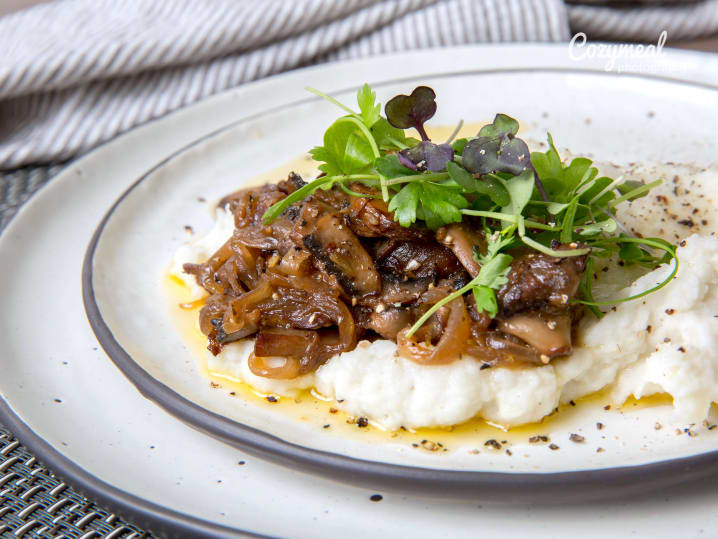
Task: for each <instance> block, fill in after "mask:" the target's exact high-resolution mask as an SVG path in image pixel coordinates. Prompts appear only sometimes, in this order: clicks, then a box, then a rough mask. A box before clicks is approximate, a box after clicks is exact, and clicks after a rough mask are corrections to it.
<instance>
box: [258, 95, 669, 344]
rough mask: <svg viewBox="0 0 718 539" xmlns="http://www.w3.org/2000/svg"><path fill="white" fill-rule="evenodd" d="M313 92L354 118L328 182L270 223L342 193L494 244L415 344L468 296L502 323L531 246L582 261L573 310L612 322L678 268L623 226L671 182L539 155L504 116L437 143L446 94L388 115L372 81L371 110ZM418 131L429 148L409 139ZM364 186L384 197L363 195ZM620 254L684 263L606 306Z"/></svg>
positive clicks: (340, 133) (392, 105)
mask: <svg viewBox="0 0 718 539" xmlns="http://www.w3.org/2000/svg"><path fill="white" fill-rule="evenodd" d="M308 90H309V91H311V92H313V93H315V94H317V95H319V96H321V97H323V98H325V99H327V100H328V101H330V102H332V103H334V104H335V105H338V106H339V107H340V108H342V109H343V110H344V111H346V112H347V114H346V115H345V116H342V117H340V118H339V119H337V120H336V121H335V122H334V123H333V124H332V125H331V126H330V127H329V128H328V129H327V130H326V132H325V134H324V143H323V145H322V146H318V147H315V148H313V149H312V150H311V152H310V153H311V155H312V157H313V158H314V159H315V160H316V161H318V162H320V163H321V164H320V166H319V170H320V171H321V172H322V176H321V177H319V178H317V179H316V180H314V181H313V182H310V183H308V184H306V185H304V186H302V187H301V188H299V189H297V190H296V191H294V192H293V193H291V194H289V195H288V196H287V197H286V198H284V199H282V200H280V201H278V202H276V203H275V204H274V205H272V206H271V207H270V208H269V209H268V210H267V211H266V212H265V213H264V215H263V217H262V219H263V222H264V223H266V224H269V223H271V222H272V221H274V219H276V218H277V217H278V216H279V215H281V214H282V213H283V212H285V211H286V210H287V208H289V207H290V206H291V205H293V204H296V203H297V202H299V201H301V200H303V199H305V198H306V197H308V196H310V195H312V194H313V193H314V192H316V191H317V189H322V190H325V191H327V190H330V189H332V188H335V187H336V188H339V189H341V190H342V191H344V192H345V193H346V194H347V195H349V196H350V197H380V198H381V199H382V200H383V201H384V202H385V203H386V204H388V210H389V212H391V215H392V216H393V218H394V220H395V221H397V222H398V223H399V224H400V225H401V226H402V227H406V228H409V227H412V226H416V225H419V226H424V227H426V228H428V229H429V230H433V231H435V230H437V229H439V228H441V227H445V226H447V225H452V224H453V223H462V222H466V221H467V219H468V218H478V219H479V220H480V227H481V230H482V232H483V234H484V236H485V238H486V243H485V245H484V246H483V247H482V248H480V246H479V245H474V246H473V258H474V259H475V262H476V263H477V265H478V267H480V270H479V272H478V274H477V275H474V276H473V279H472V280H471V281H470V282H469V283H467V284H465V285H464V286H461V287H460V288H459V289H458V290H455V291H454V292H452V293H451V294H449V295H447V296H445V297H444V298H442V299H441V300H439V301H437V302H436V303H435V304H434V305H433V307H432V308H430V309H429V310H428V311H426V312H425V313H424V314H423V315H422V316H421V317H420V318H419V319H418V320H417V321H416V322H415V323H414V324H413V325H412V327H411V328H410V329H409V330H408V332H406V334H405V337H406V338H410V337H412V335H414V333H416V331H417V330H418V329H419V328H420V327H421V326H422V325H423V324H424V323H425V322H426V321H427V320H428V319H429V318H430V317H431V316H432V315H434V314H435V313H436V312H437V311H438V310H439V309H441V307H443V306H444V305H446V304H448V303H450V302H451V301H453V300H454V299H456V298H458V297H461V296H463V295H464V294H466V293H468V292H471V293H472V295H473V297H474V301H475V304H476V309H477V310H478V311H479V312H483V313H486V314H487V315H488V316H489V317H490V318H492V319H493V318H495V317H496V316H497V314H498V312H499V309H498V304H497V299H496V293H497V292H498V291H499V290H500V289H501V288H502V287H503V286H505V285H506V284H507V282H508V278H507V275H508V272H509V271H510V269H511V264H512V261H513V260H514V256H513V255H512V254H510V252H513V251H516V250H517V248H519V247H523V248H524V249H528V251H529V252H535V253H542V254H544V255H548V256H550V257H555V258H572V257H581V258H582V259H583V261H584V262H583V263H582V265H585V271H584V272H583V278H582V280H581V283H580V297H575V298H571V299H570V301H571V303H576V304H583V305H585V306H587V307H588V309H590V311H591V312H592V313H593V314H594V315H596V316H597V317H601V316H603V312H602V311H601V310H600V307H605V306H611V305H614V304H616V303H621V302H626V301H631V300H635V299H638V298H640V297H643V296H645V295H647V294H650V293H652V292H655V291H656V290H659V289H661V288H662V287H664V286H665V285H666V284H667V283H668V282H670V281H671V280H672V279H673V277H674V276H675V275H676V273H677V271H678V259H677V257H676V251H675V249H676V248H675V246H674V245H672V244H671V243H669V242H667V241H665V240H664V239H662V238H644V237H638V236H635V235H633V234H631V233H630V232H629V231H628V230H627V229H626V228H625V227H623V226H622V225H621V223H620V222H619V221H618V220H617V218H616V207H617V206H618V205H619V204H622V203H625V202H630V201H632V200H635V199H637V198H639V197H643V196H646V195H647V194H648V192H649V191H650V190H651V189H653V188H654V187H656V186H657V185H659V184H660V183H661V180H656V181H653V182H650V183H645V184H644V183H642V182H635V181H623V180H622V178H618V179H613V178H609V177H607V176H599V173H598V169H597V168H596V167H594V166H593V162H592V161H591V160H590V159H588V158H586V157H577V158H574V159H573V160H572V161H571V162H570V163H564V162H563V161H562V160H561V157H560V155H559V153H558V151H557V149H556V147H555V145H554V141H553V138H552V137H551V135H550V134H548V150H547V151H546V152H537V151H534V152H531V151H529V148H528V145H527V144H526V142H525V141H523V140H522V139H521V138H519V137H518V136H517V134H518V131H519V123H518V122H517V121H516V120H515V119H513V118H511V117H510V116H507V115H505V114H496V116H495V118H494V121H493V122H492V123H491V124H488V125H485V126H484V127H482V128H481V129H480V130H479V132H478V133H477V135H476V136H474V137H470V138H461V139H458V140H452V139H450V140H448V141H446V142H443V143H436V142H433V141H431V139H430V138H429V136H428V135H427V132H426V130H425V127H424V124H425V123H426V122H427V121H428V120H430V119H431V118H432V117H433V116H434V114H435V112H436V109H437V104H436V93H435V92H434V90H432V89H431V88H429V87H426V86H419V87H417V88H415V89H414V90H413V91H412V92H411V94H409V95H398V96H396V97H394V98H392V99H391V100H389V101H388V102H387V104H386V106H385V115H386V116H385V117H384V116H382V115H381V114H380V110H381V106H380V104H379V103H377V102H376V93H375V92H373V91H372V90H371V88H370V87H369V85H367V84H365V85H364V86H363V87H362V88H361V89H360V90H359V91H358V93H357V104H358V107H359V112H356V111H354V110H352V109H350V108H349V107H347V106H345V105H343V104H341V103H339V102H338V101H336V100H335V99H333V98H332V97H330V96H327V95H326V94H323V93H322V92H319V91H318V90H315V89H312V88H308ZM409 128H414V129H415V130H416V132H417V133H418V134H419V136H420V140H419V139H415V138H412V137H411V136H409V135H407V133H406V131H405V130H406V129H409ZM452 138H453V137H452ZM352 184H354V185H363V186H366V187H368V188H373V189H369V190H367V192H357V191H355V190H352V189H351V188H350V186H351V185H352ZM376 191H378V192H379V193H380V194H379V193H375V192H376ZM614 256H615V257H617V258H618V260H619V261H621V263H623V264H637V265H640V266H642V267H645V268H647V269H649V270H650V269H654V268H656V267H658V266H659V265H661V264H665V263H668V262H671V261H672V262H673V269H672V271H671V273H670V274H669V275H668V276H667V277H666V278H665V279H664V280H663V281H661V282H660V283H658V284H656V285H655V286H653V287H651V288H649V289H647V290H645V291H643V292H641V293H638V294H635V295H633V296H630V297H622V298H615V299H611V300H606V301H595V300H594V297H593V281H594V267H595V266H596V264H597V263H598V262H600V261H601V260H605V259H608V258H611V257H614ZM463 262H464V261H463V260H462V263H463Z"/></svg>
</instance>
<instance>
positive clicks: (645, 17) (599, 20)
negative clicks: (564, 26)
mask: <svg viewBox="0 0 718 539" xmlns="http://www.w3.org/2000/svg"><path fill="white" fill-rule="evenodd" d="M568 13H569V21H570V23H571V28H573V29H574V30H575V31H581V32H584V33H586V35H588V36H589V38H590V39H594V40H598V39H601V40H606V41H608V40H612V41H615V40H619V41H625V40H630V41H650V42H654V43H655V41H656V40H657V39H658V36H659V34H660V33H661V32H662V31H663V30H665V31H666V32H667V33H668V39H669V40H670V42H676V41H681V40H685V39H696V38H701V37H708V36H713V35H716V34H718V0H704V1H702V2H696V3H685V2H681V3H677V4H675V5H661V6H632V7H605V6H596V5H591V6H587V5H574V6H569V7H568Z"/></svg>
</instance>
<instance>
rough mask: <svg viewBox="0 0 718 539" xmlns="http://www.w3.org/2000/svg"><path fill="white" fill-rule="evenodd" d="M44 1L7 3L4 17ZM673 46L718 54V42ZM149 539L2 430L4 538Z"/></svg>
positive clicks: (0, 517) (0, 529) (0, 519)
mask: <svg viewBox="0 0 718 539" xmlns="http://www.w3.org/2000/svg"><path fill="white" fill-rule="evenodd" d="M42 1H45V0H5V1H4V2H3V3H2V4H0V16H2V15H4V14H7V13H9V12H12V11H16V10H18V9H22V8H23V7H27V6H30V5H34V4H38V3H41V2H42ZM671 46H674V47H678V48H684V49H692V50H700V51H709V52H718V37H715V38H710V39H701V40H695V41H689V42H683V43H676V44H671ZM11 535H12V536H13V537H14V536H22V537H25V538H41V537H42V538H44V537H55V538H59V537H68V538H80V537H83V538H84V537H104V538H108V539H110V538H126V539H129V538H135V537H141V536H142V537H149V536H151V535H150V534H148V533H147V532H143V531H142V530H140V529H139V528H137V527H135V526H133V525H132V524H130V523H128V522H127V521H124V520H122V519H120V518H118V517H117V516H116V515H114V514H112V513H111V512H109V511H106V510H104V509H103V508H101V507H98V506H97V505H95V504H93V503H92V502H91V501H89V500H87V499H86V498H85V497H83V496H82V495H81V494H79V493H77V492H75V491H74V490H73V489H72V488H71V487H69V486H68V485H67V484H66V483H65V482H63V481H62V480H61V479H59V478H57V477H55V476H54V475H53V474H52V472H51V471H48V470H46V469H45V468H43V467H42V465H41V464H40V463H38V462H37V460H36V458H35V457H34V456H33V455H32V454H31V453H30V452H29V451H28V450H27V449H26V448H24V447H23V446H22V444H20V442H19V441H18V440H16V439H15V438H14V437H13V435H12V433H10V432H9V431H7V430H6V429H5V428H3V427H2V425H0V537H6V536H8V537H9V536H11Z"/></svg>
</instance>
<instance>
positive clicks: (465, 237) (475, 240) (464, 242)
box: [436, 223, 486, 277]
mask: <svg viewBox="0 0 718 539" xmlns="http://www.w3.org/2000/svg"><path fill="white" fill-rule="evenodd" d="M436 239H437V241H438V242H439V243H441V244H442V245H445V246H446V247H448V248H449V249H451V250H452V252H453V253H454V254H455V255H456V258H458V259H459V261H460V262H461V265H462V266H464V268H465V269H466V271H468V272H469V274H470V275H471V277H476V276H477V275H478V274H479V271H481V265H480V264H479V263H478V262H477V261H476V260H475V259H474V247H476V248H477V249H479V251H483V250H484V249H485V248H486V238H484V234H483V232H480V231H477V230H474V229H472V228H470V227H469V226H468V225H466V224H464V223H454V224H451V225H447V226H442V227H441V228H439V229H438V230H437V231H436Z"/></svg>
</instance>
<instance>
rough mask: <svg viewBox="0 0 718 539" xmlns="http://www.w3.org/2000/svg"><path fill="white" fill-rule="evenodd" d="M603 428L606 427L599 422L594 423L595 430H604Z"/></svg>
mask: <svg viewBox="0 0 718 539" xmlns="http://www.w3.org/2000/svg"><path fill="white" fill-rule="evenodd" d="M605 426H606V425H604V424H603V423H601V422H600V421H599V422H598V423H596V428H597V429H598V430H603V428H604V427H605Z"/></svg>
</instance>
